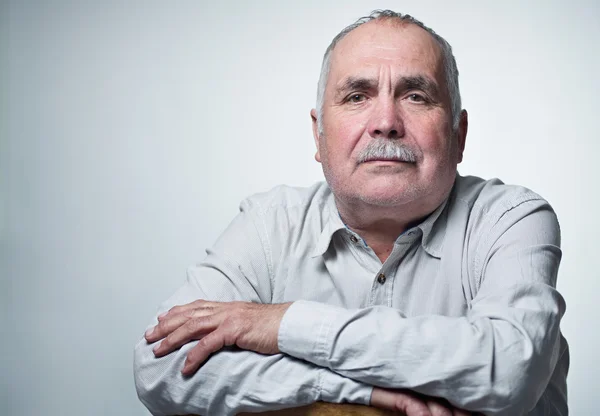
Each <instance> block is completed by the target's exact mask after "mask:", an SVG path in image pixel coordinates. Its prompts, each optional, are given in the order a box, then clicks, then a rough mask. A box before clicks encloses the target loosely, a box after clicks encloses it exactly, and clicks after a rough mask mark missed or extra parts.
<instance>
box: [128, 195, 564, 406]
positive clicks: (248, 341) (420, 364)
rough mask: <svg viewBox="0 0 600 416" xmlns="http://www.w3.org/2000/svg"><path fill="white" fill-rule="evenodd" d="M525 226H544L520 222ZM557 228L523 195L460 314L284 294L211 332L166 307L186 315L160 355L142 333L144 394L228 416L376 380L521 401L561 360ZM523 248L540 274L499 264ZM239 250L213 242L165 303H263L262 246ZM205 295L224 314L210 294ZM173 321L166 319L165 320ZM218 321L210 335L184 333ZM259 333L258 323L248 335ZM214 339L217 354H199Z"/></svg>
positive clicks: (357, 395) (340, 394)
mask: <svg viewBox="0 0 600 416" xmlns="http://www.w3.org/2000/svg"><path fill="white" fill-rule="evenodd" d="M244 216H245V215H244V213H242V214H241V217H244ZM248 224H252V221H248V218H238V219H237V220H236V221H234V223H233V224H232V226H231V227H230V229H229V230H228V231H227V232H226V234H227V233H228V232H233V233H235V235H236V236H238V237H237V238H238V240H239V239H240V238H241V239H242V240H243V239H244V238H248V240H252V237H251V235H252V233H253V232H256V231H253V227H252V226H248ZM520 228H527V229H537V230H549V231H545V232H543V233H529V234H527V233H525V234H524V233H522V232H521V231H522V230H520ZM523 235H528V237H527V238H526V239H523ZM516 236H519V237H518V238H516ZM558 240H559V236H558V227H557V225H556V220H555V217H554V215H553V213H552V212H551V211H550V210H549V209H547V208H546V209H545V208H544V207H543V205H542V206H539V205H538V206H531V207H529V212H528V214H527V215H523V216H522V218H520V219H519V221H517V222H516V223H515V224H512V225H511V227H510V228H509V229H507V230H504V231H503V232H502V236H501V237H500V238H499V239H498V240H497V242H496V243H495V247H490V249H491V253H493V254H491V255H490V256H489V258H488V262H487V265H486V268H487V269H486V278H485V279H484V280H483V281H482V283H481V287H480V288H479V291H478V293H477V296H476V297H475V299H474V300H473V302H472V304H471V308H470V310H469V312H468V313H467V315H466V316H464V317H460V318H450V317H444V316H439V315H428V316H421V317H411V318H407V317H405V316H403V315H402V313H401V312H400V311H398V310H394V309H392V308H388V307H384V306H375V307H370V308H366V309H360V310H358V309H345V308H340V307H335V306H331V305H325V304H321V303H314V302H307V301H297V302H294V303H293V304H292V305H291V306H290V305H289V304H287V305H281V306H278V307H279V308H280V309H279V310H278V313H279V314H275V315H269V316H267V315H264V316H262V317H263V318H265V319H267V320H271V321H272V322H271V324H272V325H261V322H260V321H261V319H260V318H256V320H255V321H253V322H254V323H252V324H243V325H241V324H240V322H241V321H240V319H241V318H243V317H244V313H241V312H240V310H244V309H243V307H242V309H237V312H234V313H232V314H230V315H226V317H225V318H224V319H223V320H222V322H225V323H226V324H225V328H221V330H218V331H217V330H215V328H220V327H221V324H218V325H217V324H216V323H215V322H216V320H218V319H216V318H214V319H213V321H210V320H207V319H206V315H203V312H202V313H199V314H198V312H194V313H191V312H187V313H188V315H185V314H186V312H185V310H184V309H182V308H179V309H174V310H173V311H172V312H171V313H170V315H168V319H165V318H164V317H163V318H161V320H165V321H169V322H173V316H175V315H182V317H181V321H180V322H183V320H184V318H185V322H186V323H185V325H184V324H182V326H181V328H182V329H181V330H179V335H178V336H171V338H170V339H169V341H168V342H166V343H165V344H164V345H162V346H161V347H160V348H161V349H159V350H157V355H158V356H159V358H156V357H155V352H154V351H153V348H154V347H156V346H157V345H159V342H157V341H158V339H160V338H158V339H156V338H152V335H150V336H149V339H150V342H147V341H146V339H144V338H142V340H140V342H139V343H138V344H137V346H136V349H135V375H136V387H137V389H138V394H139V396H140V399H141V400H142V401H143V402H144V404H145V405H146V406H147V407H148V408H149V409H150V410H151V411H152V412H153V413H154V414H157V415H162V414H164V415H170V414H194V413H195V414H206V415H212V414H218V415H229V414H235V413H237V412H242V411H265V410H275V409H280V408H286V407H295V406H300V405H304V404H309V403H313V402H315V401H319V400H321V401H329V402H342V401H347V402H353V403H362V404H369V403H370V400H371V393H372V391H373V387H372V386H378V387H382V388H387V389H410V390H414V391H417V392H419V393H422V394H425V395H428V396H434V397H442V398H445V399H447V400H448V401H449V402H450V403H451V404H452V405H454V406H456V407H458V408H463V409H467V410H470V411H479V412H484V413H486V414H507V415H508V414H510V415H514V414H521V413H524V412H527V411H529V410H530V409H531V408H533V406H535V404H536V402H537V401H538V399H539V398H540V396H541V395H542V393H543V392H544V389H545V387H546V385H547V383H548V380H549V379H550V377H551V375H552V372H553V370H554V366H555V364H556V361H557V360H558V358H559V351H558V349H559V344H560V342H559V328H558V326H559V321H560V317H561V316H562V314H563V312H564V304H563V302H562V298H561V297H560V295H559V294H558V293H557V292H556V290H555V289H554V286H555V278H556V269H557V268H558V261H559V259H560V250H559V249H558V245H559V241H558ZM257 241H258V239H257ZM228 243H229V242H228ZM241 243H243V241H242V242H241ZM244 247H246V248H247V247H248V245H244ZM533 247H535V250H532V248H533ZM523 252H527V258H528V259H529V260H528V261H530V262H531V264H530V265H528V268H529V269H531V270H538V269H539V270H545V272H542V273H539V274H536V275H535V276H523V274H522V273H512V272H514V271H507V270H503V268H504V267H505V261H507V260H508V259H509V258H511V257H514V256H521V255H522V253H523ZM234 253H238V254H234ZM239 253H240V251H239V247H226V245H225V244H220V243H219V242H217V245H216V246H215V250H212V251H209V256H208V258H207V260H206V261H205V262H204V263H203V264H202V265H200V266H198V267H195V268H192V269H190V270H189V271H188V279H187V282H186V284H185V285H184V286H183V287H182V288H181V289H180V290H178V291H177V292H176V293H175V295H173V296H172V297H171V298H170V299H169V300H168V301H167V302H165V303H164V304H163V305H162V306H161V308H160V312H161V313H164V312H166V311H168V310H169V309H170V308H172V307H174V306H177V305H186V304H190V303H192V302H195V301H197V300H198V299H208V300H212V301H221V302H231V301H247V302H254V303H259V304H260V303H262V304H267V303H270V302H271V300H272V293H271V290H272V282H271V281H270V278H269V277H268V275H267V276H265V274H264V273H261V272H260V270H261V268H260V263H261V262H260V253H248V251H245V252H244V255H247V256H248V258H246V259H244V258H243V256H242V258H241V259H240V260H239V261H235V260H234V259H236V257H235V256H240V255H239ZM240 263H241V264H240ZM548 263H552V264H551V267H548ZM498 276H500V277H501V279H500V280H499V277H498ZM488 277H489V278H488ZM195 305H199V303H196V304H195ZM237 305H238V306H240V305H243V304H237ZM205 306H207V308H205V309H207V310H209V311H210V310H212V311H213V312H214V311H215V310H217V314H219V313H220V312H219V311H218V308H219V306H218V304H213V303H211V302H208V303H206V304H205ZM276 308H277V307H276ZM195 309H198V308H195ZM200 309H201V308H200ZM190 310H191V309H190ZM265 310H270V311H271V308H265ZM246 312H248V310H246ZM281 312H283V313H281ZM194 314H196V315H194ZM213 315H214V314H213ZM223 316H225V315H223ZM259 316H260V315H257V317H259ZM279 322H280V325H279V326H278V325H277V324H278V323H279ZM157 323H158V320H154V322H153V323H152V325H151V326H150V327H149V329H150V328H153V327H154V326H155V325H156V324H157ZM173 325H174V326H175V324H173ZM239 326H242V327H243V328H242V329H240V328H239ZM159 328H160V326H159ZM211 328H212V329H211ZM273 328H275V330H274V329H273ZM169 330H172V328H164V325H163V328H162V331H165V333H168V331H169ZM182 331H183V332H182ZM215 332H216V333H217V334H216V335H212V336H211V337H208V340H207V341H202V340H201V341H200V342H199V343H196V342H189V341H192V340H194V339H199V338H202V339H206V337H205V335H206V334H207V333H208V334H214V333H215ZM175 333H177V331H175V332H172V334H175ZM182 333H183V334H187V335H181V334H182ZM199 334H200V336H199ZM253 334H258V335H257V336H256V337H255V339H254V338H253ZM373 334H376V335H377V336H373ZM158 336H160V333H159V334H158V335H157V337H158ZM186 336H187V338H186ZM163 342H164V341H163ZM179 344H183V345H182V346H181V348H179V349H177V348H178V347H179ZM196 345H197V346H196ZM226 345H232V346H234V347H226ZM222 346H223V348H221V347H222ZM244 348H247V349H250V350H257V351H259V352H255V351H249V350H244ZM192 351H193V352H192ZM213 351H218V352H216V353H214V354H212V355H210V357H209V358H208V360H206V361H204V359H205V358H206V357H208V356H209V354H210V353H211V352H213ZM190 353H191V355H190ZM163 354H166V355H163ZM186 360H187V361H186ZM184 368H185V369H186V370H185V372H186V375H184V374H182V370H183V369H184Z"/></svg>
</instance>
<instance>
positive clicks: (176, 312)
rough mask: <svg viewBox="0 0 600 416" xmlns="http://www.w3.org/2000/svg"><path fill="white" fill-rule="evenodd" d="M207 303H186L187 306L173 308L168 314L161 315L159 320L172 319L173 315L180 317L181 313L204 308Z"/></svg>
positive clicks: (196, 301)
mask: <svg viewBox="0 0 600 416" xmlns="http://www.w3.org/2000/svg"><path fill="white" fill-rule="evenodd" d="M205 303H206V301H205V300H204V299H197V300H195V301H193V302H190V303H186V304H185V305H177V306H173V307H172V308H171V309H169V310H168V311H167V312H166V313H162V314H160V315H159V316H158V320H159V321H160V320H161V319H164V318H166V317H170V316H173V315H179V314H180V313H184V312H186V311H189V310H190V309H198V308H202V307H203V306H204V304H205Z"/></svg>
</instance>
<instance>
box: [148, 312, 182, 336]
mask: <svg viewBox="0 0 600 416" xmlns="http://www.w3.org/2000/svg"><path fill="white" fill-rule="evenodd" d="M189 319H190V318H189V317H187V316H185V314H182V313H180V314H178V315H172V316H170V317H168V318H164V319H162V320H161V321H159V322H158V325H156V326H154V327H152V328H150V329H149V330H148V331H146V333H145V334H144V337H145V338H146V341H148V342H156V341H158V340H159V339H163V338H164V337H166V336H167V335H169V334H170V333H171V332H173V331H175V330H176V329H177V328H179V327H180V326H181V325H183V324H185V323H186V322H187V321H188V320H189Z"/></svg>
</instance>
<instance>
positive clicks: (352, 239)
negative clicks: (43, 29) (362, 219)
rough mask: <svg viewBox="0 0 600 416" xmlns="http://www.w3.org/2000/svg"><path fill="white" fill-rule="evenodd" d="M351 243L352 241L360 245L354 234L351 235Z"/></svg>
mask: <svg viewBox="0 0 600 416" xmlns="http://www.w3.org/2000/svg"><path fill="white" fill-rule="evenodd" d="M350 241H352V242H353V243H354V244H356V243H358V238H356V236H355V235H354V234H350Z"/></svg>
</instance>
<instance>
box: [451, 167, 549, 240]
mask: <svg viewBox="0 0 600 416" xmlns="http://www.w3.org/2000/svg"><path fill="white" fill-rule="evenodd" d="M454 199H455V206H456V207H457V208H459V210H462V211H463V212H464V213H465V217H463V218H465V219H466V232H467V234H469V235H470V236H471V237H470V239H471V240H472V241H474V242H477V245H480V244H481V243H483V242H490V243H491V242H494V241H496V240H497V239H499V238H500V237H501V236H502V235H505V233H507V232H508V230H511V229H514V230H520V232H521V233H526V234H535V235H536V236H544V238H543V240H545V241H547V242H548V243H553V244H556V245H559V244H560V227H559V223H558V219H557V217H556V214H555V212H554V210H553V209H552V207H551V206H550V204H549V203H548V201H546V200H545V199H544V198H543V197H542V196H540V195H539V194H537V193H536V192H534V191H532V190H531V189H528V188H526V187H524V186H519V185H509V184H505V183H503V182H502V181H501V180H500V179H497V178H494V179H490V180H484V179H481V178H478V177H475V176H465V177H462V176H457V180H456V183H455V189H454ZM522 237H523V239H524V240H527V239H529V238H530V237H531V236H529V237H527V238H526V236H524V235H523V236H522ZM536 238H537V237H536ZM483 245H484V246H485V245H487V244H483Z"/></svg>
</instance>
